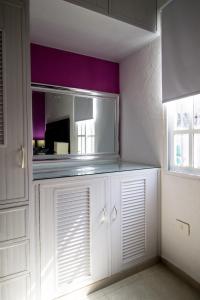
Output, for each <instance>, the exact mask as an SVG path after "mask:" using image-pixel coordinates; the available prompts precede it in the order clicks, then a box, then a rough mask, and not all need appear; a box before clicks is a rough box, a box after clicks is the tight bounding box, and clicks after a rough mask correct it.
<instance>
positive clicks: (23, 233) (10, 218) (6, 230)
mask: <svg viewBox="0 0 200 300" xmlns="http://www.w3.org/2000/svg"><path fill="white" fill-rule="evenodd" d="M27 210H28V207H27V206H22V207H16V208H9V209H4V210H0V242H5V241H10V240H15V239H25V238H27V217H28V211H27Z"/></svg>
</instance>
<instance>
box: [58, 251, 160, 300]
mask: <svg viewBox="0 0 200 300" xmlns="http://www.w3.org/2000/svg"><path fill="white" fill-rule="evenodd" d="M158 262H160V257H159V256H157V257H154V258H151V259H149V260H147V261H145V262H143V263H140V264H138V265H136V266H134V267H132V268H130V269H128V270H126V271H123V272H120V273H117V274H115V275H112V276H110V277H107V278H105V279H102V280H100V281H97V282H95V283H93V284H91V285H89V286H87V287H84V288H82V289H79V290H78V291H76V292H74V293H71V294H70V296H73V297H72V298H73V299H74V297H75V296H76V297H81V296H82V297H83V296H85V295H89V294H91V293H93V292H96V291H98V290H100V289H103V288H105V287H107V286H109V285H111V284H113V283H116V282H118V281H120V280H122V279H125V278H126V277H129V276H132V275H134V274H136V273H138V272H141V271H143V270H145V269H147V268H150V267H152V266H153V265H155V264H157V263H158ZM68 297H69V294H68V295H65V296H62V297H60V298H59V300H67V299H68ZM55 300H56V299H55Z"/></svg>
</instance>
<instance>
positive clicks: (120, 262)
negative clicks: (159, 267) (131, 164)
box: [110, 169, 159, 274]
mask: <svg viewBox="0 0 200 300" xmlns="http://www.w3.org/2000/svg"><path fill="white" fill-rule="evenodd" d="M157 182H158V171H157V170H156V169H152V170H144V171H135V172H132V173H131V174H120V175H117V176H116V175H114V174H113V176H112V177H111V208H112V211H111V221H110V222H111V225H110V231H111V270H112V274H115V273H118V272H121V271H123V270H126V269H128V268H131V267H132V266H134V265H136V264H139V263H141V262H143V261H147V260H149V259H151V258H153V257H156V256H157V255H158V228H159V226H158V225H159V219H158V213H159V210H158V208H159V207H158V184H157Z"/></svg>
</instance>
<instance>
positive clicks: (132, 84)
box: [120, 39, 163, 166]
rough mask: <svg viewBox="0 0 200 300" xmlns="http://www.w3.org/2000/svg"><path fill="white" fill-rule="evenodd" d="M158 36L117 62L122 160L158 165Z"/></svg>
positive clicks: (160, 114)
mask: <svg viewBox="0 0 200 300" xmlns="http://www.w3.org/2000/svg"><path fill="white" fill-rule="evenodd" d="M160 66H161V59H160V39H157V40H155V41H153V42H152V43H151V44H149V45H148V46H145V47H144V48H143V49H141V50H139V51H137V52H135V53H133V54H132V55H131V56H129V57H127V58H126V59H125V60H123V61H122V62H121V63H120V89H121V99H120V101H121V111H120V113H121V155H122V159H124V160H129V161H134V162H141V163H147V164H154V165H158V166H160V165H161V159H162V140H163V137H162V135H163V130H162V123H163V122H162V104H161V70H160Z"/></svg>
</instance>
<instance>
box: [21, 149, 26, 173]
mask: <svg viewBox="0 0 200 300" xmlns="http://www.w3.org/2000/svg"><path fill="white" fill-rule="evenodd" d="M20 155H21V157H20V160H21V161H20V167H21V168H22V169H24V168H25V150H24V147H23V146H21V147H20Z"/></svg>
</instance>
